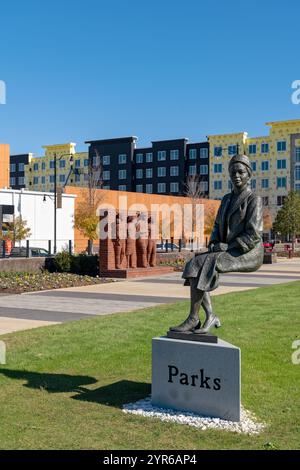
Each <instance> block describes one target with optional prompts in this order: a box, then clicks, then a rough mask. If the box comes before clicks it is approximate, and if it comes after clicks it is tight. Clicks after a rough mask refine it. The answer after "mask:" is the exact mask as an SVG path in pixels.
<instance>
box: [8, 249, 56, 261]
mask: <svg viewBox="0 0 300 470" xmlns="http://www.w3.org/2000/svg"><path fill="white" fill-rule="evenodd" d="M26 253H27V249H26V247H25V246H21V247H20V246H15V247H14V248H12V250H11V252H10V255H9V256H11V257H12V258H26ZM38 256H39V257H46V256H50V254H49V251H48V250H45V248H37V247H30V248H29V257H30V258H31V257H32V258H33V257H38Z"/></svg>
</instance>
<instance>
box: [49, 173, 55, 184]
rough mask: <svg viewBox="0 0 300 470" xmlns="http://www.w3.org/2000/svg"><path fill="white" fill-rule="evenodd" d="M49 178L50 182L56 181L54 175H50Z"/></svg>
mask: <svg viewBox="0 0 300 470" xmlns="http://www.w3.org/2000/svg"><path fill="white" fill-rule="evenodd" d="M49 180H50V183H54V175H50V178H49Z"/></svg>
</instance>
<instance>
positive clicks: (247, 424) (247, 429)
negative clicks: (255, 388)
mask: <svg viewBox="0 0 300 470" xmlns="http://www.w3.org/2000/svg"><path fill="white" fill-rule="evenodd" d="M123 411H124V413H131V414H134V415H139V416H144V417H146V418H158V419H160V420H162V421H168V422H171V423H179V424H187V425H189V426H193V427H195V428H198V429H202V430H205V429H220V430H224V431H232V432H236V433H240V434H259V433H260V432H261V431H262V430H263V429H264V428H265V425H264V424H262V423H258V422H257V420H256V419H255V417H254V416H253V415H252V414H251V413H250V411H247V410H245V409H244V408H243V407H242V409H241V420H240V421H239V422H234V421H226V420H225V419H220V418H210V417H207V416H201V415H199V414H196V413H189V412H186V411H177V410H171V409H166V408H158V407H156V406H152V404H151V396H150V397H147V398H144V399H143V400H139V401H137V402H135V403H128V404H126V405H123Z"/></svg>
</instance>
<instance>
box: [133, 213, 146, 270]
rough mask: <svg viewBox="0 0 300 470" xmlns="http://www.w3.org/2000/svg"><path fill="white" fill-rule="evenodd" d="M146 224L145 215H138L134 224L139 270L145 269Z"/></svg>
mask: <svg viewBox="0 0 300 470" xmlns="http://www.w3.org/2000/svg"><path fill="white" fill-rule="evenodd" d="M147 246H148V222H147V214H145V213H143V212H142V213H140V214H139V215H138V218H137V224H136V254H137V265H138V267H139V268H147V267H148V260H147Z"/></svg>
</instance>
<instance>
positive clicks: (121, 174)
mask: <svg viewBox="0 0 300 470" xmlns="http://www.w3.org/2000/svg"><path fill="white" fill-rule="evenodd" d="M119 180H126V170H119Z"/></svg>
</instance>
